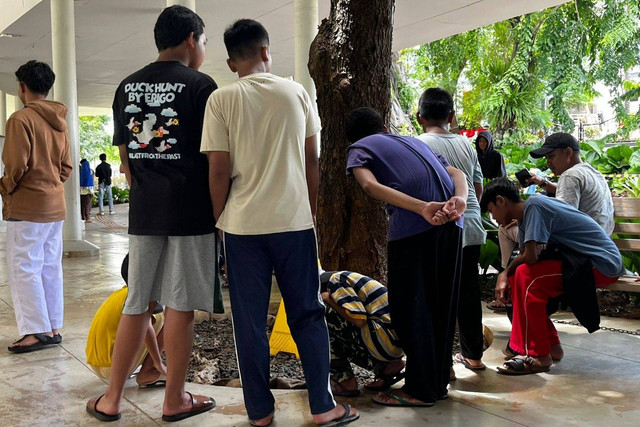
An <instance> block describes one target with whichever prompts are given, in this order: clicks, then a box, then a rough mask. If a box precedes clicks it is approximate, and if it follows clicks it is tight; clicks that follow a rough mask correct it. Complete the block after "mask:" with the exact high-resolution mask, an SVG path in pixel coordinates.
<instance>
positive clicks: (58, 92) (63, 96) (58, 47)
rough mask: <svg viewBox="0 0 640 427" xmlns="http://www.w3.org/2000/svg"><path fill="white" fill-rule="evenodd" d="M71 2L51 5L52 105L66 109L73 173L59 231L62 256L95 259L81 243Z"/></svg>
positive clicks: (58, 1)
mask: <svg viewBox="0 0 640 427" xmlns="http://www.w3.org/2000/svg"><path fill="white" fill-rule="evenodd" d="M73 8H74V1H73V0H53V1H52V2H51V45H52V57H53V72H54V73H55V74H56V81H55V83H54V86H53V87H54V94H55V98H54V100H55V101H59V102H62V103H63V104H65V105H66V106H67V108H68V113H67V126H68V128H69V144H70V148H71V150H70V151H71V163H72V164H73V167H74V169H73V172H72V173H71V176H70V177H69V179H68V180H67V182H66V183H65V185H64V192H65V200H66V203H67V218H66V220H65V222H64V226H63V228H62V237H63V239H64V249H63V250H64V254H65V256H91V255H97V254H98V252H99V250H98V247H97V246H95V245H93V244H91V243H89V242H86V241H84V240H82V221H81V219H80V178H79V175H78V162H79V151H80V143H79V138H78V91H77V86H76V85H77V81H76V40H75V35H76V34H75V15H74V9H73Z"/></svg>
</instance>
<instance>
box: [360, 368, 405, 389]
mask: <svg viewBox="0 0 640 427" xmlns="http://www.w3.org/2000/svg"><path fill="white" fill-rule="evenodd" d="M404 375H405V374H404V371H402V372H396V373H395V374H384V373H383V374H380V375H378V376H377V377H376V379H375V381H378V380H382V384H381V385H379V386H373V385H369V384H365V386H364V388H366V389H367V390H372V391H385V390H388V389H389V388H390V387H391V386H392V385H394V384H395V383H397V382H398V381H400V380H401V379H403V378H404ZM375 381H374V382H375Z"/></svg>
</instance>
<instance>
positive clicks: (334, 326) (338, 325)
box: [326, 306, 385, 382]
mask: <svg viewBox="0 0 640 427" xmlns="http://www.w3.org/2000/svg"><path fill="white" fill-rule="evenodd" d="M326 320H327V326H328V327H329V343H330V345H331V368H330V372H331V379H332V380H333V381H336V382H342V381H345V380H348V379H350V378H353V377H354V373H353V369H352V368H351V363H354V364H356V365H358V366H360V367H361V368H364V369H367V370H369V371H374V370H376V371H377V369H380V368H378V366H380V367H384V365H385V363H384V362H380V361H378V360H376V359H374V358H373V357H372V356H371V353H369V350H367V346H366V344H365V343H364V341H363V340H362V336H361V335H360V329H359V328H358V327H357V326H355V325H353V324H352V323H349V322H348V321H347V320H346V319H345V318H343V317H342V316H340V315H339V314H338V313H336V311H335V310H333V309H332V308H331V307H329V306H327V314H326Z"/></svg>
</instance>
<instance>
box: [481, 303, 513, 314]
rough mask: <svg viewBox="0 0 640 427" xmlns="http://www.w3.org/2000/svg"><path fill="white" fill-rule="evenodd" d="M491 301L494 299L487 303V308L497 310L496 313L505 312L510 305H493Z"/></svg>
mask: <svg viewBox="0 0 640 427" xmlns="http://www.w3.org/2000/svg"><path fill="white" fill-rule="evenodd" d="M493 302H494V301H491V302H488V303H487V308H488V309H489V310H493V311H495V312H498V313H502V312H505V311H507V309H508V308H509V307H511V304H503V305H493Z"/></svg>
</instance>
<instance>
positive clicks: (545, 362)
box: [516, 354, 553, 367]
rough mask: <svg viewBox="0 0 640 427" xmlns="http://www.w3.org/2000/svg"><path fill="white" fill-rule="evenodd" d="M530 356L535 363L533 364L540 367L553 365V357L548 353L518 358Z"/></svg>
mask: <svg viewBox="0 0 640 427" xmlns="http://www.w3.org/2000/svg"><path fill="white" fill-rule="evenodd" d="M527 357H528V358H530V359H531V360H532V361H533V363H532V365H534V366H540V367H549V366H551V365H553V359H552V358H551V355H549V354H548V355H546V356H517V357H516V359H518V358H523V359H524V358H527Z"/></svg>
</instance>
